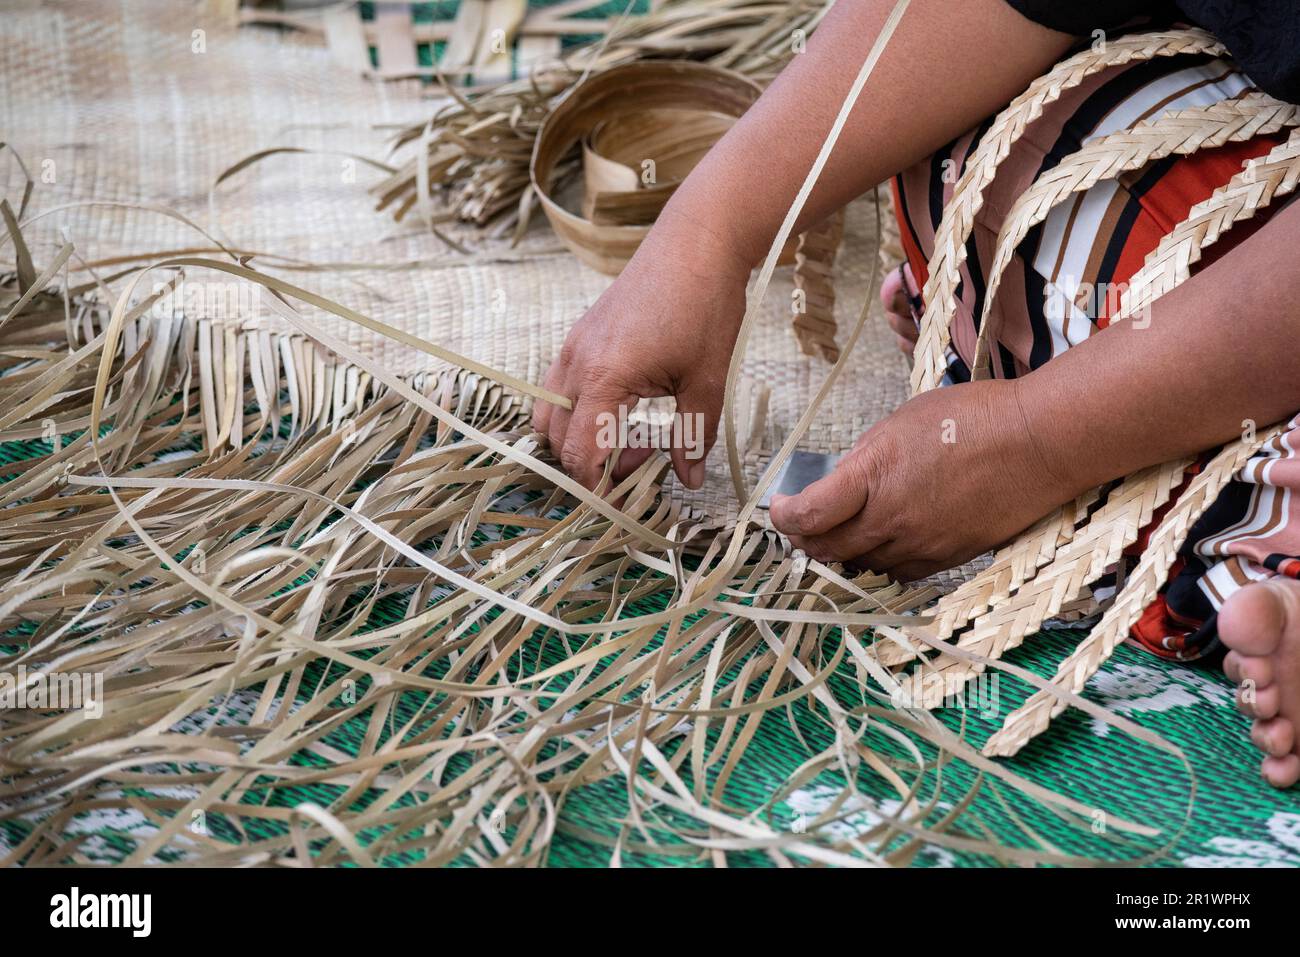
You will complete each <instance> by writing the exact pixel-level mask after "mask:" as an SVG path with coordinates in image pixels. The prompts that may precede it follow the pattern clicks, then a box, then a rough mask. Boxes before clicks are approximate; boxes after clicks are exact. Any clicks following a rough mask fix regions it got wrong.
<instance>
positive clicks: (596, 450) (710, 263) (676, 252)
mask: <svg viewBox="0 0 1300 957" xmlns="http://www.w3.org/2000/svg"><path fill="white" fill-rule="evenodd" d="M748 278H749V268H748V265H747V264H746V263H744V262H743V260H742V259H741V258H740V257H739V256H737V255H736V254H735V253H733V252H731V251H729V250H727V249H726V248H725V247H722V246H720V245H719V244H717V243H715V242H712V237H707V236H702V235H701V234H700V233H699V232H698V231H693V232H692V234H685V235H684V234H683V231H681V230H677V231H674V232H673V233H669V232H668V231H667V230H661V229H658V228H657V229H656V230H655V231H654V232H653V233H652V234H651V235H650V236H649V237H647V239H646V241H645V242H644V243H643V244H642V247H641V249H640V250H638V251H637V254H636V255H635V256H634V257H633V258H632V260H631V262H629V263H628V265H627V267H626V268H625V269H624V270H623V273H622V274H621V275H620V276H619V278H618V279H617V280H616V281H615V282H614V283H613V285H611V286H610V287H609V288H608V289H607V290H605V293H604V294H603V295H602V296H601V297H600V298H599V299H598V300H597V301H596V304H595V305H593V306H592V307H591V309H589V310H588V311H587V313H586V315H584V316H583V317H582V318H581V319H579V320H578V322H577V323H576V324H575V325H574V327H573V328H572V329H571V330H570V331H569V335H568V338H567V339H566V340H565V343H564V347H563V348H562V349H561V351H560V356H559V358H558V359H557V360H556V361H555V362H554V363H553V364H552V366H551V368H550V371H548V372H547V374H546V380H545V386H546V388H547V389H550V390H551V391H553V392H558V393H559V394H561V395H564V396H567V397H568V398H569V399H570V401H572V403H573V409H572V411H570V410H567V409H561V408H558V407H557V406H554V405H551V404H550V403H547V402H542V401H540V400H539V401H538V402H537V405H536V407H535V409H534V412H533V425H534V427H535V428H536V429H537V430H538V431H539V432H541V433H543V434H544V435H546V436H547V439H548V440H549V442H550V447H551V451H552V453H553V454H554V455H555V456H556V457H557V458H558V459H559V460H560V464H561V465H562V466H563V468H564V470H565V471H566V472H568V473H569V474H570V475H572V476H573V477H574V478H576V479H577V480H578V481H580V482H582V484H583V485H585V486H586V487H587V488H593V489H594V488H595V487H596V483H597V482H598V481H599V480H600V477H601V473H602V469H603V468H604V465H605V460H606V458H608V456H609V455H610V453H611V452H612V451H613V449H612V448H608V447H602V446H609V445H610V444H611V443H610V442H608V441H602V426H604V425H605V424H606V423H609V422H623V421H626V418H627V415H628V414H629V413H630V412H631V411H632V409H633V408H634V407H635V406H636V403H637V400H638V399H641V398H655V397H659V396H669V395H670V396H674V397H675V398H676V400H677V411H678V413H679V415H681V414H693V415H696V416H698V418H696V419H694V422H695V423H697V428H696V429H695V430H694V432H693V433H688V434H686V435H685V436H683V435H679V434H677V433H675V434H674V435H673V441H672V449H671V458H672V464H673V470H674V471H675V472H676V473H677V477H678V478H679V479H680V480H681V481H682V482H683V483H684V484H685V485H686V486H687V487H688V488H699V487H700V486H701V485H702V484H703V482H704V458H705V456H706V455H707V453H708V450H709V449H710V448H712V447H713V442H714V440H715V438H716V437H717V432H718V418H719V416H720V415H721V412H722V398H723V391H724V387H725V384H726V378H727V366H728V364H729V363H730V360H731V351H732V346H733V345H734V344H735V341H736V334H737V332H738V331H739V328H740V322H741V320H742V318H743V317H744V311H745V286H746V283H747V281H748ZM610 416H613V417H614V418H609V417H610ZM679 421H680V420H679ZM698 425H702V426H703V428H702V433H703V441H702V443H701V442H700V432H701V430H700V429H699V428H698ZM603 434H604V436H605V437H606V438H607V437H608V435H609V432H608V429H604V430H603ZM619 434H622V433H621V431H620V433H619ZM687 440H689V441H687ZM688 446H689V447H688ZM652 452H653V450H651V449H638V448H632V449H627V450H625V451H623V452H622V453H621V454H620V456H619V460H618V467H617V472H616V478H621V477H623V476H625V475H626V474H628V473H629V472H631V471H632V470H633V469H635V468H636V467H637V466H638V465H640V464H641V463H642V462H644V461H645V460H646V459H647V458H648V457H649V456H650V455H651V454H652Z"/></svg>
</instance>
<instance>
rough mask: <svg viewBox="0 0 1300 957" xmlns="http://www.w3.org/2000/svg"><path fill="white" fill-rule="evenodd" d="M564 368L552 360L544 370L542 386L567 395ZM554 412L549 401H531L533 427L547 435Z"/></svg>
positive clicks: (553, 407) (561, 364)
mask: <svg viewBox="0 0 1300 957" xmlns="http://www.w3.org/2000/svg"><path fill="white" fill-rule="evenodd" d="M565 378H566V376H565V368H564V365H563V363H561V362H558V361H556V362H552V363H551V367H550V368H549V369H547V370H546V378H545V379H543V380H542V386H543V388H545V389H547V390H549V391H551V392H555V393H557V394H559V395H568V393H567V392H565V390H564V380H565ZM554 414H555V406H553V405H551V403H549V402H543V401H542V400H541V399H537V400H536V401H534V402H533V428H534V429H536V430H537V431H538V432H540V433H542V435H546V436H549V435H550V428H551V417H552V416H553V415H554Z"/></svg>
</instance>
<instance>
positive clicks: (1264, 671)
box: [1237, 655, 1274, 689]
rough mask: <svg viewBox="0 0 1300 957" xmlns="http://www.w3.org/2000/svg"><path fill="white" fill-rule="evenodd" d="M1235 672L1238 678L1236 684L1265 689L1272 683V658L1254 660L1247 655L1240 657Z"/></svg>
mask: <svg viewBox="0 0 1300 957" xmlns="http://www.w3.org/2000/svg"><path fill="white" fill-rule="evenodd" d="M1237 670H1238V672H1239V677H1238V678H1237V684H1242V685H1244V684H1248V683H1249V684H1251V685H1254V686H1255V688H1256V689H1262V688H1267V687H1268V686H1269V685H1271V684H1272V683H1273V675H1274V670H1273V659H1272V658H1255V657H1251V656H1249V655H1242V656H1241V660H1240V661H1239V662H1238V666H1237Z"/></svg>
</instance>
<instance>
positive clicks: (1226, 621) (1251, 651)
mask: <svg viewBox="0 0 1300 957" xmlns="http://www.w3.org/2000/svg"><path fill="white" fill-rule="evenodd" d="M1285 597H1286V596H1285V595H1284V594H1283V592H1282V591H1281V590H1280V589H1277V588H1273V587H1271V586H1270V584H1269V583H1268V582H1259V583H1257V584H1254V585H1247V586H1246V587H1245V588H1243V589H1241V590H1240V591H1237V592H1235V593H1234V594H1233V595H1232V596H1231V597H1230V598H1229V599H1228V600H1227V601H1226V602H1224V604H1223V608H1221V609H1220V610H1219V621H1218V625H1219V638H1220V639H1222V641H1223V643H1224V644H1225V645H1227V646H1228V647H1229V648H1230V649H1232V650H1233V651H1236V652H1240V653H1241V654H1242V655H1244V656H1259V655H1270V654H1272V653H1273V652H1274V651H1276V650H1277V646H1278V643H1279V642H1280V641H1281V640H1282V632H1283V630H1284V629H1285V628H1286V612H1287V606H1286V604H1285Z"/></svg>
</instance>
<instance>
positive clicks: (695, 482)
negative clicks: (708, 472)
mask: <svg viewBox="0 0 1300 957" xmlns="http://www.w3.org/2000/svg"><path fill="white" fill-rule="evenodd" d="M686 487H687V488H691V489H698V488H703V487H704V462H703V460H701V461H699V462H695V463H692V465H691V467H690V469H689V470H688V471H687V473H686Z"/></svg>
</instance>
